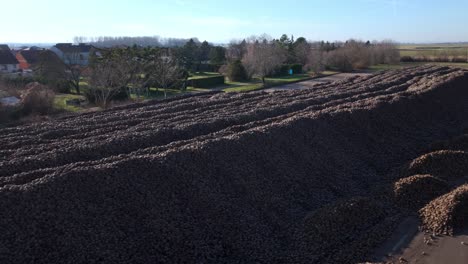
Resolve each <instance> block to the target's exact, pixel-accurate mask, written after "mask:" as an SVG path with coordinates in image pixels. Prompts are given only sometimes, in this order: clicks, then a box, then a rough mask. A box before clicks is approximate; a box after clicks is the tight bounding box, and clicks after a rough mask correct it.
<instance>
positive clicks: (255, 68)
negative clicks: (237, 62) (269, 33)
mask: <svg viewBox="0 0 468 264" xmlns="http://www.w3.org/2000/svg"><path fill="white" fill-rule="evenodd" d="M285 60H286V54H285V50H284V49H283V48H282V47H280V46H279V45H278V44H277V43H275V42H269V41H268V40H266V39H263V40H262V41H258V40H256V42H255V43H249V44H247V52H246V54H245V55H244V58H243V59H242V63H243V64H244V65H245V67H246V70H247V72H248V73H249V75H250V76H253V75H257V76H258V77H260V78H261V79H262V83H263V85H264V86H265V77H266V76H268V75H270V74H272V73H273V72H274V71H275V70H276V69H277V68H278V67H280V66H281V64H282V63H283V62H284V61H285Z"/></svg>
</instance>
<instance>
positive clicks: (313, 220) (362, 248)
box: [303, 197, 393, 263]
mask: <svg viewBox="0 0 468 264" xmlns="http://www.w3.org/2000/svg"><path fill="white" fill-rule="evenodd" d="M388 216H389V212H388V210H387V209H386V208H385V207H384V206H383V205H381V204H379V203H378V202H376V201H375V200H374V199H372V198H363V197H358V198H352V199H349V200H346V201H340V202H336V203H334V204H332V205H329V206H326V207H324V208H321V209H319V210H316V211H315V212H313V213H311V214H310V215H308V216H307V217H306V218H305V220H304V231H303V236H304V238H303V241H304V245H303V246H304V247H305V250H309V251H311V252H313V254H314V256H315V258H314V259H310V261H311V262H312V263H313V262H319V263H353V262H356V261H363V260H365V256H366V255H367V254H368V253H369V252H368V251H369V250H371V249H372V248H373V247H375V246H376V245H377V244H378V243H379V242H381V240H382V238H384V237H386V235H388V233H389V231H391V227H392V226H393V225H391V223H392V222H391V220H392V219H391V218H389V219H387V217H388Z"/></svg>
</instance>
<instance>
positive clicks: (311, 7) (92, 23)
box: [0, 0, 468, 43]
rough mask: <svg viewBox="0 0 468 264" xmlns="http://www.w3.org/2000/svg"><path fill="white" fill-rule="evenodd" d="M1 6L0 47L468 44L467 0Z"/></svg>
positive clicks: (184, 0)
mask: <svg viewBox="0 0 468 264" xmlns="http://www.w3.org/2000/svg"><path fill="white" fill-rule="evenodd" d="M2 9H3V12H2V22H3V23H2V26H1V27H0V43H2V42H25V43H27V42H29V43H38V42H41V43H44V42H48V43H54V42H67V41H68V42H71V41H72V40H73V37H74V36H89V37H96V36H154V35H158V36H162V37H181V38H188V37H198V38H199V39H200V40H205V39H206V40H208V41H211V42H228V41H229V40H231V39H241V38H244V37H248V36H251V35H260V34H263V33H267V34H269V35H271V36H272V37H276V38H277V37H279V36H280V35H281V34H282V33H287V34H293V35H294V36H295V37H299V36H304V37H306V38H307V39H310V40H330V41H333V40H346V39H349V38H357V39H362V40H368V39H369V40H381V39H393V40H395V41H399V42H456V41H468V1H466V0H444V1H435V0H425V1H423V0H347V1H345V0H328V1H324V0H317V1H316V0H296V1H286V0H280V1H273V0H270V1H264V0H230V1H224V0H166V1H160V0H132V1H119V0H114V1H112V0H100V1H98V0H80V1H64V0H42V1H37V0H21V1H11V0H10V1H4V3H2ZM5 10H8V11H7V12H5ZM5 23H6V24H7V25H5Z"/></svg>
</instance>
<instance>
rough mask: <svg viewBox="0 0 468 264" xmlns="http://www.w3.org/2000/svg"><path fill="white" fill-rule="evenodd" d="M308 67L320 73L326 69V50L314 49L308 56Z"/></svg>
mask: <svg viewBox="0 0 468 264" xmlns="http://www.w3.org/2000/svg"><path fill="white" fill-rule="evenodd" d="M307 67H308V68H309V69H310V70H312V71H313V72H314V73H316V74H317V73H320V72H322V71H323V70H324V69H325V58H324V52H323V51H321V50H320V49H313V50H311V51H310V52H309V54H308V57H307Z"/></svg>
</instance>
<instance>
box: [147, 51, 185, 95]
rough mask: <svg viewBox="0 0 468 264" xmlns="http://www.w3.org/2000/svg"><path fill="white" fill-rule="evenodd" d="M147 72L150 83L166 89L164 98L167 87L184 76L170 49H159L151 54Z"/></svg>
mask: <svg viewBox="0 0 468 264" xmlns="http://www.w3.org/2000/svg"><path fill="white" fill-rule="evenodd" d="M146 72H147V74H148V80H149V81H150V83H154V84H155V85H157V87H161V88H163V89H164V98H167V88H169V87H171V86H173V85H174V84H176V83H177V82H178V81H179V80H180V79H181V78H182V71H181V69H180V68H179V66H178V64H177V61H176V59H175V58H174V56H173V55H172V54H171V52H170V51H169V50H168V49H163V50H157V51H156V52H155V53H154V54H152V55H151V58H150V61H149V62H148V64H147V66H146Z"/></svg>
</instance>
